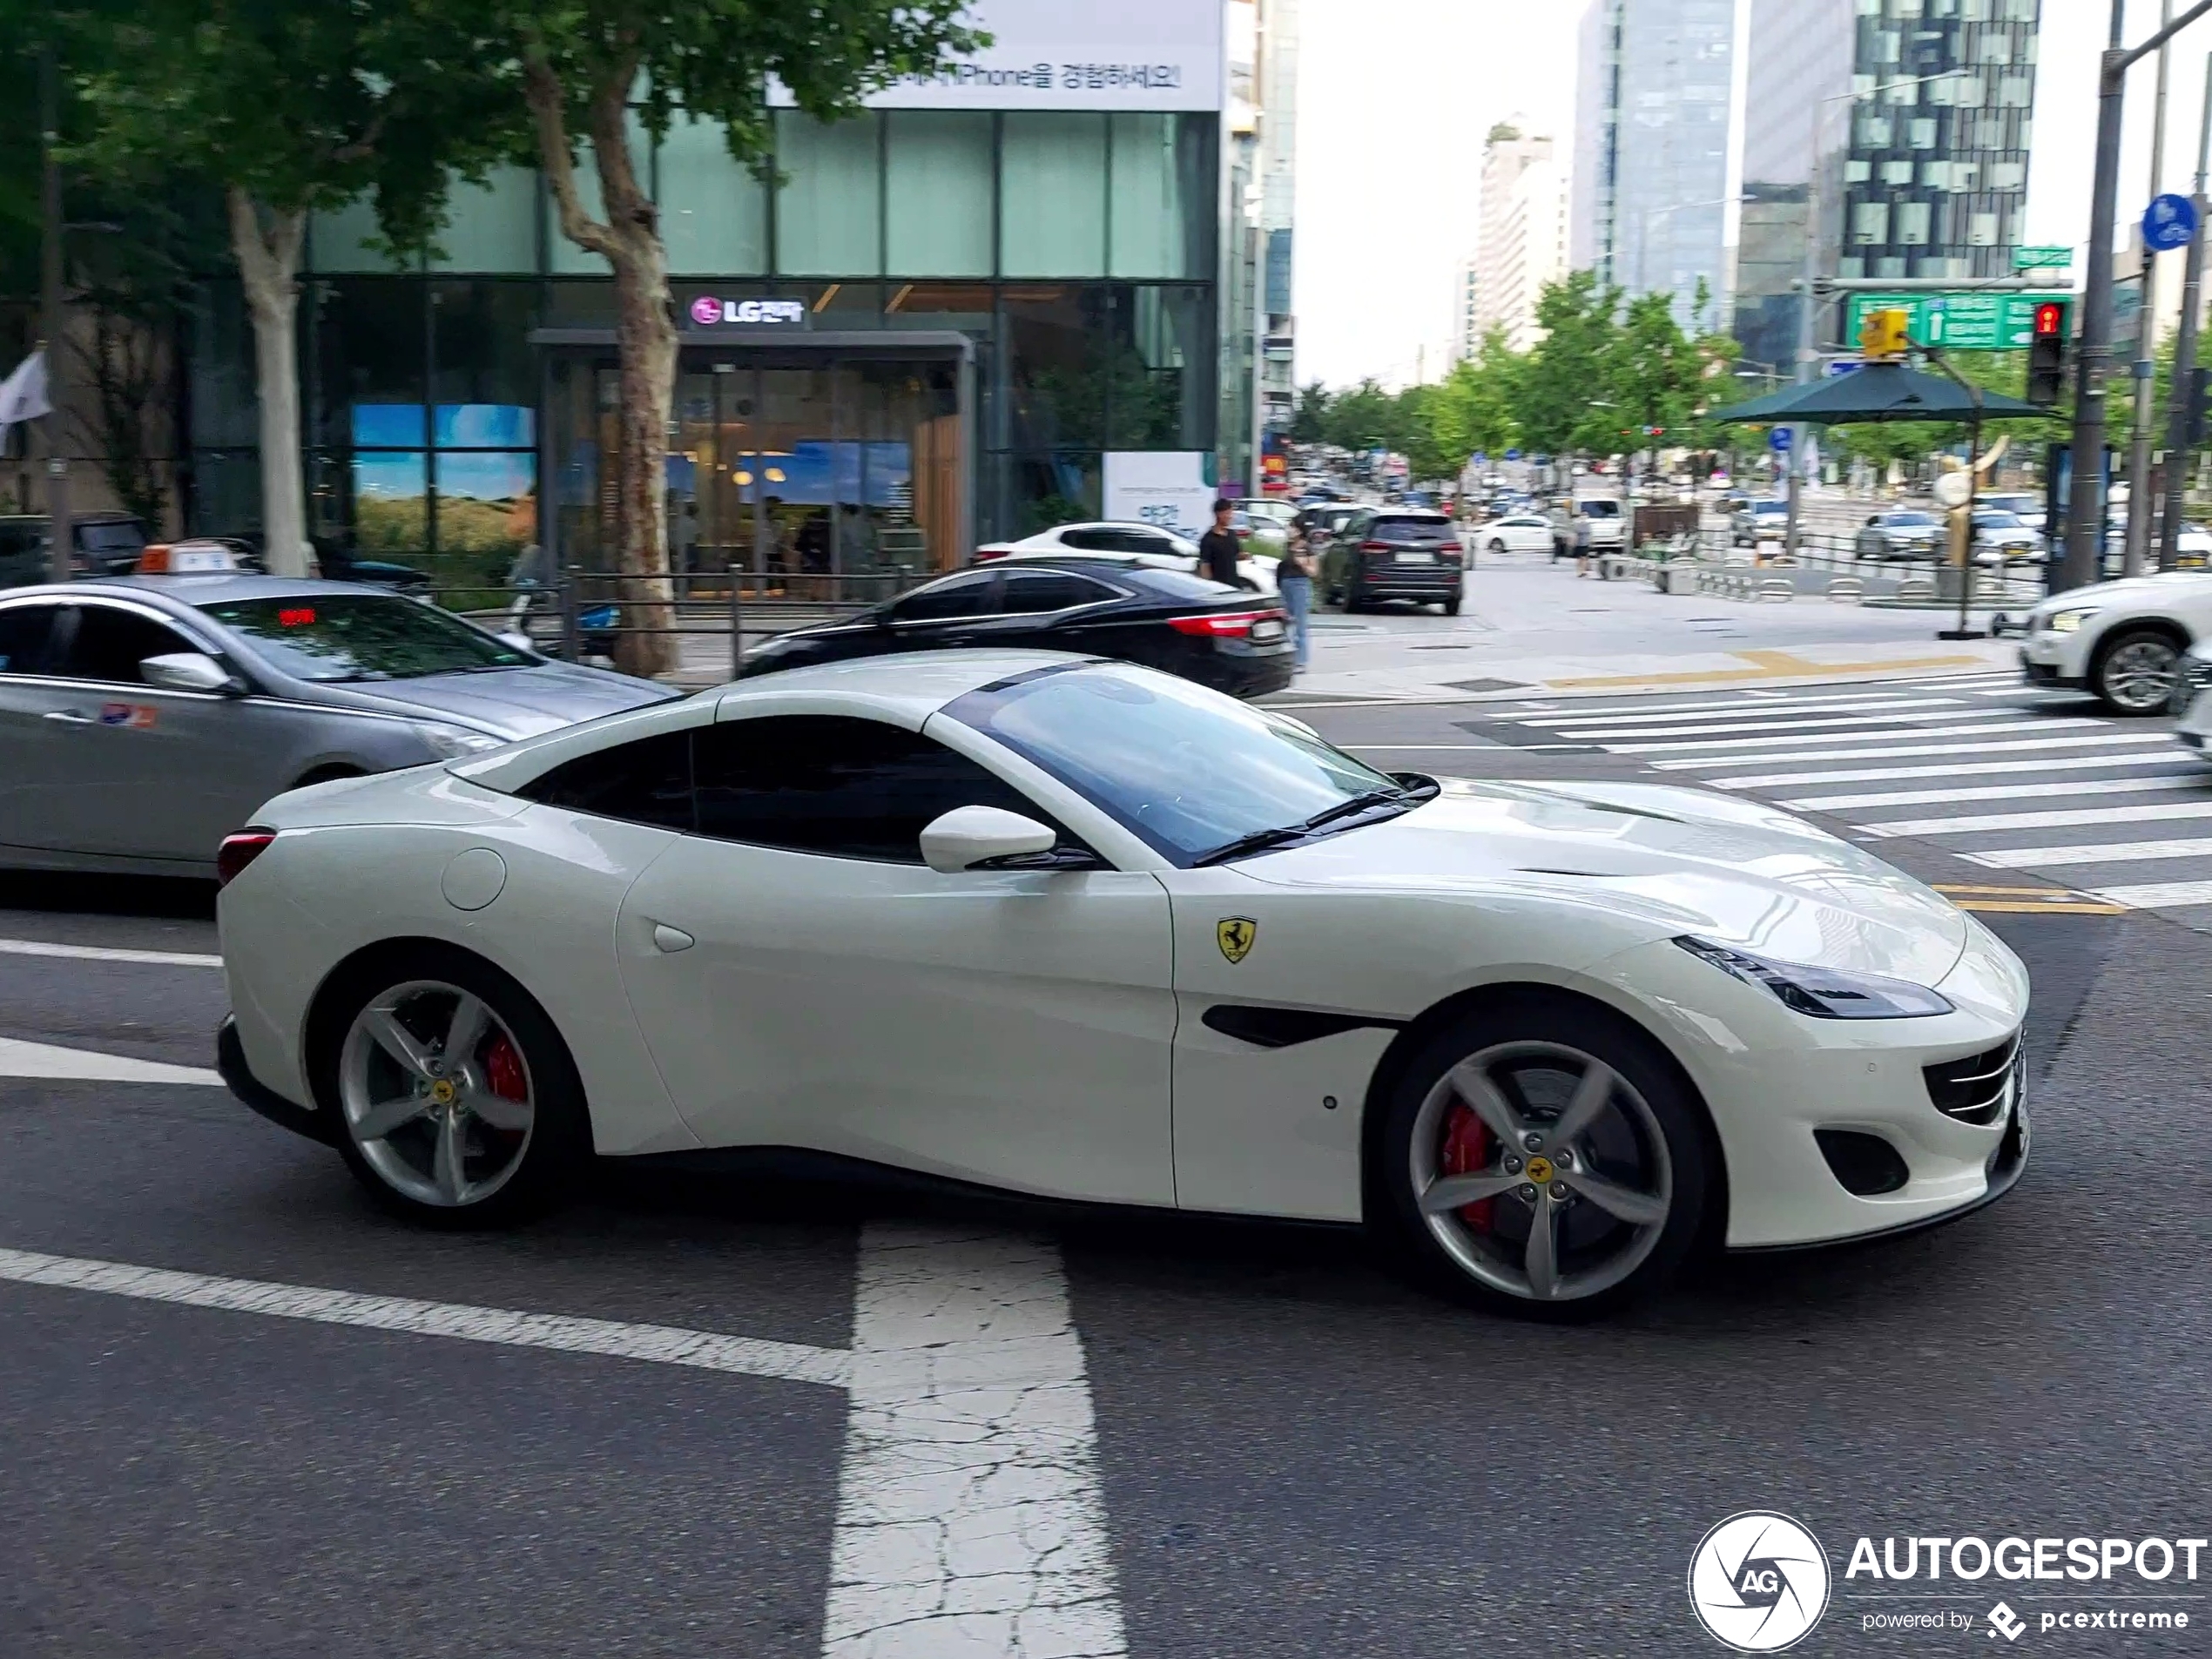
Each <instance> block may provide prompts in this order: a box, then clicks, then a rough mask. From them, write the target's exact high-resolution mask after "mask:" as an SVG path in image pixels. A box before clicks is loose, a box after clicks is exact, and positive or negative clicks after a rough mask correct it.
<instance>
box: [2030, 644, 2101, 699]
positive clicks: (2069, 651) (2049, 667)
mask: <svg viewBox="0 0 2212 1659" xmlns="http://www.w3.org/2000/svg"><path fill="white" fill-rule="evenodd" d="M2095 644H2096V637H2095V636H2094V635H2093V634H2091V633H2090V632H2089V631H2088V630H2087V629H2086V628H2080V629H2076V630H2075V631H2074V632H2072V633H2070V634H2058V633H2051V632H2048V631H2044V632H2039V633H2031V634H2030V635H2028V637H2027V639H2026V640H2024V641H2023V642H2022V643H2021V644H2020V673H2021V675H2022V677H2023V678H2026V680H2027V683H2028V684H2029V685H2058V686H2063V687H2065V688H2066V689H2067V690H2069V691H2073V690H2078V689H2079V688H2080V687H2081V686H2083V685H2087V683H2088V678H2089V653H2090V651H2091V650H2092V649H2093V648H2094V645H2095Z"/></svg>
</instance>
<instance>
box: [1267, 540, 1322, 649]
mask: <svg viewBox="0 0 2212 1659" xmlns="http://www.w3.org/2000/svg"><path fill="white" fill-rule="evenodd" d="M1275 590H1276V592H1277V594H1278V596H1279V597H1281V599H1282V601H1283V610H1284V612H1285V615H1287V616H1288V617H1290V619H1291V637H1292V638H1293V639H1294V640H1296V642H1297V644H1298V654H1297V656H1296V658H1294V659H1293V660H1294V662H1295V663H1296V664H1297V668H1298V672H1300V673H1304V672H1305V659H1306V654H1307V646H1306V636H1307V633H1308V631H1309V629H1310V628H1311V625H1312V623H1311V618H1312V615H1313V556H1312V553H1311V552H1309V551H1308V550H1307V548H1306V541H1305V531H1304V530H1302V529H1292V530H1291V534H1290V539H1289V540H1287V541H1286V542H1285V543H1283V556H1282V557H1281V558H1279V559H1278V560H1277V561H1276V562H1275Z"/></svg>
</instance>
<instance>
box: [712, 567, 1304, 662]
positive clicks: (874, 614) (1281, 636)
mask: <svg viewBox="0 0 2212 1659" xmlns="http://www.w3.org/2000/svg"><path fill="white" fill-rule="evenodd" d="M1285 621H1286V618H1285V616H1284V614H1283V611H1282V610H1281V608H1280V606H1279V605H1278V603H1277V602H1276V601H1275V600H1273V599H1271V598H1259V597H1255V596H1254V595H1253V594H1251V592H1249V591H1247V590H1244V589H1242V588H1227V587H1224V586H1223V585H1222V584H1221V583H1218V582H1210V581H1208V580H1207V579H1206V578H1205V577H1199V576H1191V575H1190V574H1188V573H1187V572H1185V571H1182V570H1161V569H1159V568H1158V567H1157V566H1152V565H1146V564H1141V563H1138V562H1137V561H1136V560H1135V559H1133V558H1126V557H1124V558H1115V557H1111V556H1106V555H1099V556H1095V557H1089V558H1084V557H1080V556H1068V557H1064V558H1057V559H1039V560H1035V561H1027V560H1025V561H1022V562H1020V563H1014V562H1010V561H1009V562H1006V563H997V564H989V565H985V566H983V567H982V568H981V569H980V570H962V571H960V572H958V573H957V574H955V575H953V576H948V577H943V578H942V579H941V580H939V581H936V582H932V583H929V584H928V585H927V586H926V587H920V588H916V589H914V590H913V591H912V592H909V593H905V594H901V595H900V597H898V598H896V599H894V600H891V601H890V602H888V603H887V604H880V605H878V606H876V607H875V608H874V609H873V610H867V611H863V612H861V613H860V615H859V616H857V617H836V618H834V619H833V620H832V621H829V622H825V623H820V624H816V625H815V626H813V627H811V628H800V629H796V630H794V631H792V632H790V633H787V634H782V635H779V636H778V637H776V638H775V639H773V640H772V641H770V642H769V643H768V644H765V645H764V646H761V647H760V648H759V650H757V651H753V652H752V654H751V655H749V656H748V657H747V658H745V666H744V668H743V669H742V670H741V671H739V678H752V677H753V676H755V675H759V674H772V673H775V672H778V671H781V670H784V669H790V668H803V667H811V666H813V665H814V664H819V663H837V662H846V661H849V660H851V659H853V658H860V657H884V656H888V655H891V654H893V653H894V652H898V651H951V650H963V649H984V648H988V649H990V650H993V651H1076V652H1079V653H1081V654H1082V655H1085V656H1092V657H1113V658H1119V659H1120V660H1122V661H1123V662H1130V663H1142V664H1144V665H1145V666H1146V667H1148V668H1157V669H1159V670H1161V671H1163V672H1166V673H1170V674H1177V675H1180V676H1181V677H1182V678H1184V679H1188V680H1196V681H1197V683H1198V684H1199V685H1211V687H1213V689H1214V690H1215V691H1226V692H1228V693H1229V694H1230V695H1231V696H1232V697H1244V698H1252V697H1261V696H1264V695H1265V694H1266V693H1267V692H1270V691H1281V690H1283V689H1284V688H1285V686H1287V685H1290V683H1291V672H1292V669H1291V661H1292V657H1293V655H1294V652H1293V648H1292V645H1291V638H1290V635H1289V633H1288V631H1287V630H1286V628H1285Z"/></svg>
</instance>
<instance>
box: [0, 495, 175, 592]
mask: <svg viewBox="0 0 2212 1659" xmlns="http://www.w3.org/2000/svg"><path fill="white" fill-rule="evenodd" d="M70 529H71V537H70V539H71V542H73V543H75V546H74V548H73V549H72V550H71V557H70V561H69V565H70V574H71V575H72V576H79V577H98V576H128V575H130V574H131V572H132V571H133V570H137V569H138V555H139V554H140V553H142V552H144V551H145V545H146V542H147V539H148V538H147V536H146V526H145V520H144V519H141V518H135V517H133V516H132V515H130V514H129V513H84V514H81V515H79V516H76V517H75V518H72V519H71V521H70ZM53 539H54V522H53V520H51V519H50V518H48V517H47V516H45V515H44V513H17V514H11V515H10V516H6V517H0V588H27V587H30V586H32V585H33V584H35V583H40V582H44V581H46V580H48V579H49V578H50V577H51V571H49V570H48V569H47V550H48V549H49V547H50V546H51V544H52V542H53Z"/></svg>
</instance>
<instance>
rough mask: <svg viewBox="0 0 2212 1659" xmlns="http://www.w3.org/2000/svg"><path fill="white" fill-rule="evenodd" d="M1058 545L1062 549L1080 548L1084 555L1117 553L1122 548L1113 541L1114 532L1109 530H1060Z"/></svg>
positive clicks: (1118, 543)
mask: <svg viewBox="0 0 2212 1659" xmlns="http://www.w3.org/2000/svg"><path fill="white" fill-rule="evenodd" d="M1060 544H1061V545H1062V547H1075V548H1081V549H1082V550H1083V551H1084V552H1086V553H1109V552H1117V551H1120V550H1121V546H1122V544H1121V543H1120V542H1118V541H1116V539H1115V536H1114V532H1113V531H1111V530H1062V532H1061V533H1060Z"/></svg>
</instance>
